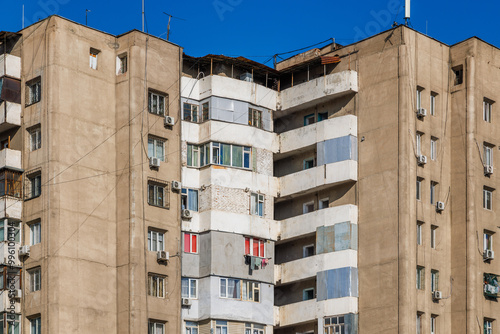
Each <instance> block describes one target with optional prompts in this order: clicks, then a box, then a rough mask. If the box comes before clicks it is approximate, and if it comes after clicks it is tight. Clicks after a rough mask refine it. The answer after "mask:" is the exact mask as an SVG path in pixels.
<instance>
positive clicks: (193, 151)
mask: <svg viewBox="0 0 500 334" xmlns="http://www.w3.org/2000/svg"><path fill="white" fill-rule="evenodd" d="M202 149H203V146H202V147H200V146H199V145H195V144H187V160H186V164H187V166H188V167H196V168H198V167H200V158H201V157H200V152H201V150H202ZM190 156H191V158H190ZM189 160H191V163H189Z"/></svg>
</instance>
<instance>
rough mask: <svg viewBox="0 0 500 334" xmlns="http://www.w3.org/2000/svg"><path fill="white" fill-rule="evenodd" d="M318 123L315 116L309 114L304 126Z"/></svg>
mask: <svg viewBox="0 0 500 334" xmlns="http://www.w3.org/2000/svg"><path fill="white" fill-rule="evenodd" d="M314 123H316V117H315V114H309V115H305V116H304V126H308V125H312V124H314Z"/></svg>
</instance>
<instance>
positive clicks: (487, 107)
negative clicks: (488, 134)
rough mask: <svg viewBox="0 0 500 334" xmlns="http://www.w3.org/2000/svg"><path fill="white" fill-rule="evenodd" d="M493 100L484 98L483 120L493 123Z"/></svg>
mask: <svg viewBox="0 0 500 334" xmlns="http://www.w3.org/2000/svg"><path fill="white" fill-rule="evenodd" d="M493 103H494V102H493V101H492V100H489V99H486V98H485V99H484V100H483V121H485V122H487V123H491V109H492V106H493Z"/></svg>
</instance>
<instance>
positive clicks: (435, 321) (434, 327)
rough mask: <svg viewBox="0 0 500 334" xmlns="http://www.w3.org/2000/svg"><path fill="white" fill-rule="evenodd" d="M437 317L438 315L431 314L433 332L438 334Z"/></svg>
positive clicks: (432, 333)
mask: <svg viewBox="0 0 500 334" xmlns="http://www.w3.org/2000/svg"><path fill="white" fill-rule="evenodd" d="M437 318H438V316H437V315H435V314H431V334H437Z"/></svg>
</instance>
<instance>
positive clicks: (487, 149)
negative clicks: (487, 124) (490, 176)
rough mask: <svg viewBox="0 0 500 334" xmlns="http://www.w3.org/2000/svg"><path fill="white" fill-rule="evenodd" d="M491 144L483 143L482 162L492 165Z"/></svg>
mask: <svg viewBox="0 0 500 334" xmlns="http://www.w3.org/2000/svg"><path fill="white" fill-rule="evenodd" d="M493 147H494V146H493V145H490V144H487V143H483V164H484V165H485V166H493Z"/></svg>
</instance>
